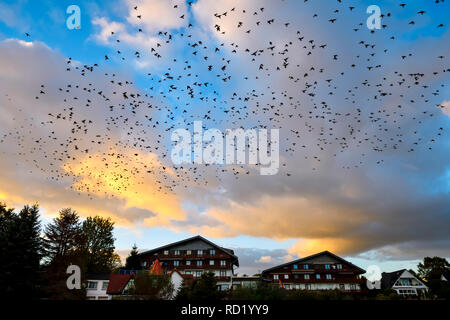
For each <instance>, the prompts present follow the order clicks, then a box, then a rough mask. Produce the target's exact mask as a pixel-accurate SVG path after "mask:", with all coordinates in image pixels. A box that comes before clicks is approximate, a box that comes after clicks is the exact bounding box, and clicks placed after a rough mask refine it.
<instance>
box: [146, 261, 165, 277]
mask: <svg viewBox="0 0 450 320" xmlns="http://www.w3.org/2000/svg"><path fill="white" fill-rule="evenodd" d="M161 265H162V263H161V262H159V260H158V259H156V260H155V262H153V266H152V267H151V268H150V271H149V273H150V274H155V275H162V274H163V273H164V272H163V269H162V266H161Z"/></svg>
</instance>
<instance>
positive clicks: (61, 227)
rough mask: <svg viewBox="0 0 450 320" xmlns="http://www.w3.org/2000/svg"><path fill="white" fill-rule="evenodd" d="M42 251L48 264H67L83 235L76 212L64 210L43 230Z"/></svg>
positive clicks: (80, 242) (78, 246)
mask: <svg viewBox="0 0 450 320" xmlns="http://www.w3.org/2000/svg"><path fill="white" fill-rule="evenodd" d="M44 234H45V240H44V250H45V256H46V259H47V262H48V263H49V264H59V263H67V262H68V261H67V260H70V257H71V256H73V255H74V254H75V253H76V252H77V251H78V249H79V248H80V245H81V244H82V239H83V234H82V228H81V223H80V218H79V217H78V214H77V212H76V211H73V210H72V209H69V208H66V209H62V210H61V211H60V212H59V216H58V217H57V218H55V219H53V222H52V223H51V224H49V225H47V227H46V228H45V233H44Z"/></svg>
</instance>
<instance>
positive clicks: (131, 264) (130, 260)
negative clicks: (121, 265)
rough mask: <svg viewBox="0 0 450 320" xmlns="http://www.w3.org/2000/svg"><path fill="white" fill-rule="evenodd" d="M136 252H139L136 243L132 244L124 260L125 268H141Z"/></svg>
mask: <svg viewBox="0 0 450 320" xmlns="http://www.w3.org/2000/svg"><path fill="white" fill-rule="evenodd" d="M138 254H139V250H138V247H137V246H136V244H134V245H133V248H132V249H131V251H130V254H129V255H128V257H127V260H126V262H125V269H127V270H141V263H140V259H139V256H138Z"/></svg>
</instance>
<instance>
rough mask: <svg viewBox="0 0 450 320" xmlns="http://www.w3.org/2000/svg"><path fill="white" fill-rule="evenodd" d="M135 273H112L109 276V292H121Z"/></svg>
mask: <svg viewBox="0 0 450 320" xmlns="http://www.w3.org/2000/svg"><path fill="white" fill-rule="evenodd" d="M131 278H134V274H112V275H111V277H110V278H109V284H108V289H106V293H107V294H121V293H122V291H123V289H125V286H126V285H127V284H128V282H129V281H130V279H131Z"/></svg>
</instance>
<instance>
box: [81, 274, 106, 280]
mask: <svg viewBox="0 0 450 320" xmlns="http://www.w3.org/2000/svg"><path fill="white" fill-rule="evenodd" d="M109 276H110V274H109V273H89V274H87V275H86V280H109Z"/></svg>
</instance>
